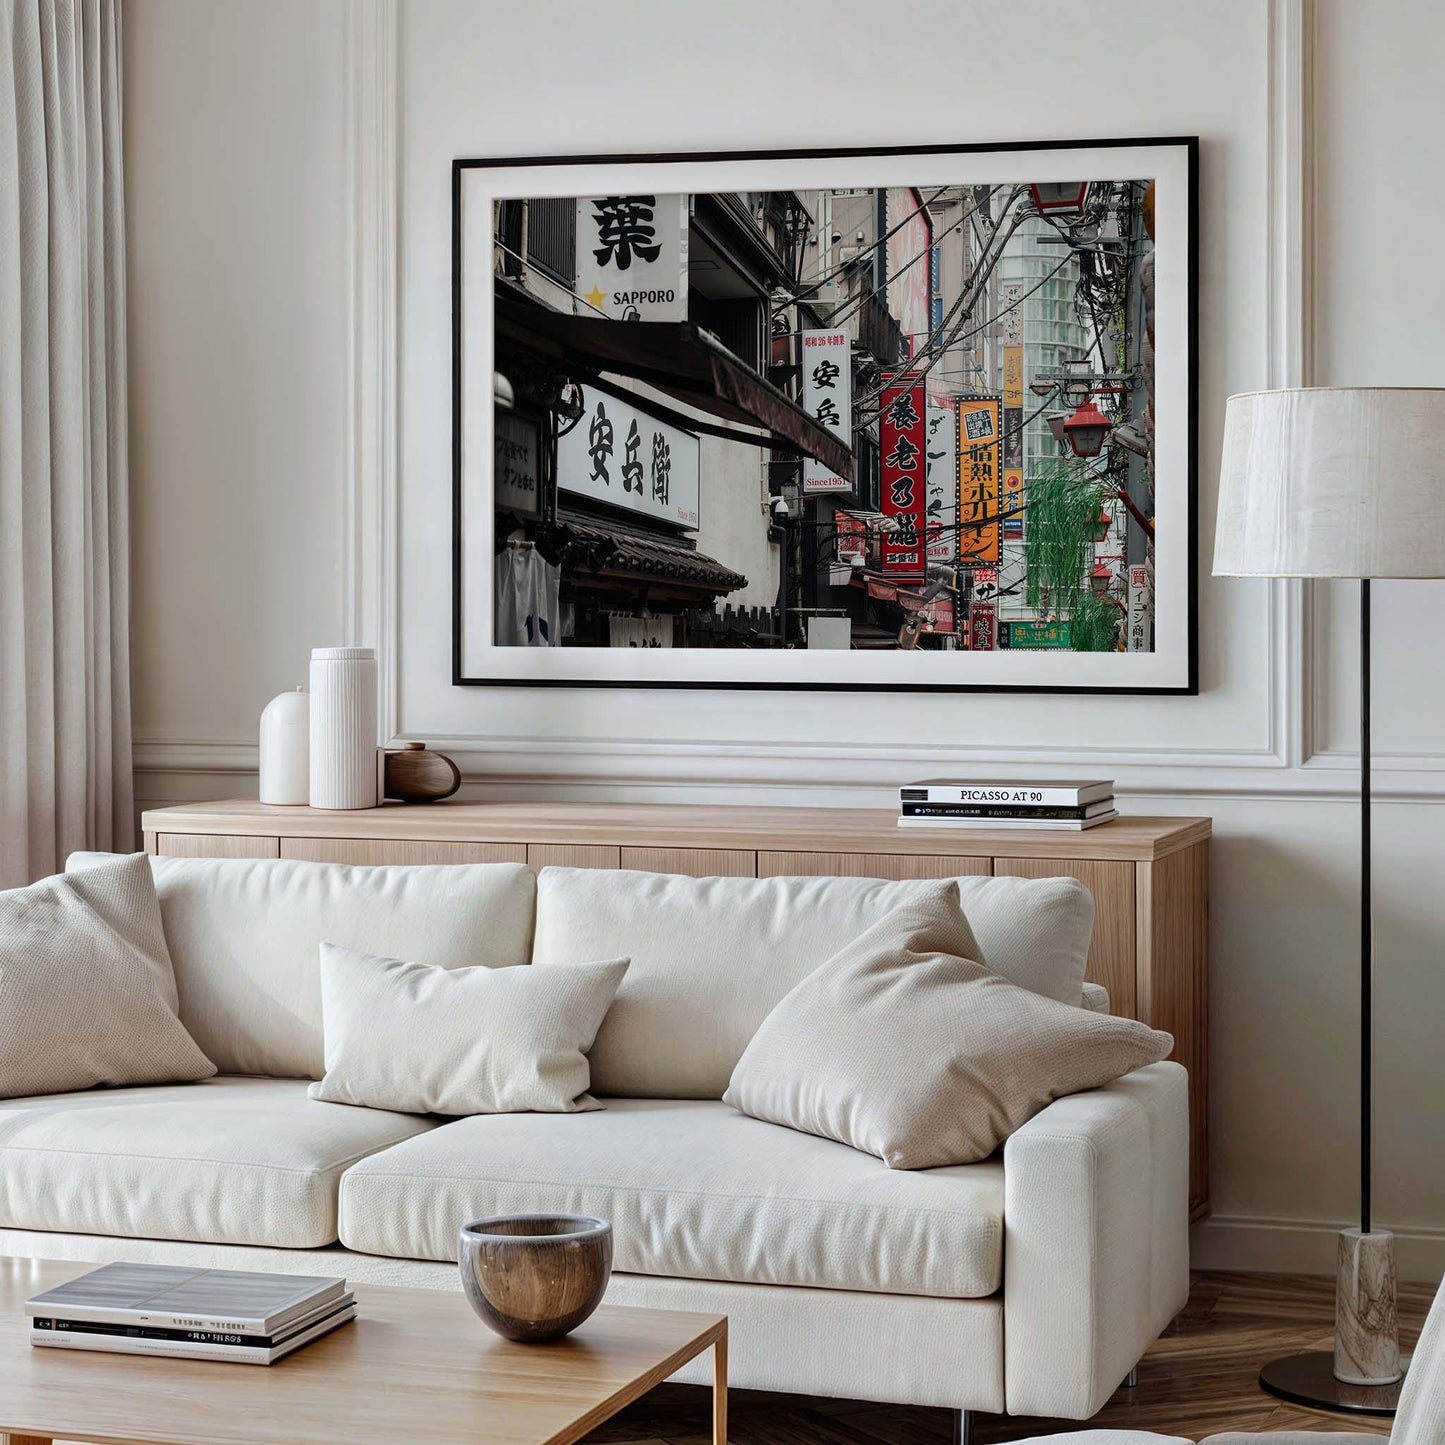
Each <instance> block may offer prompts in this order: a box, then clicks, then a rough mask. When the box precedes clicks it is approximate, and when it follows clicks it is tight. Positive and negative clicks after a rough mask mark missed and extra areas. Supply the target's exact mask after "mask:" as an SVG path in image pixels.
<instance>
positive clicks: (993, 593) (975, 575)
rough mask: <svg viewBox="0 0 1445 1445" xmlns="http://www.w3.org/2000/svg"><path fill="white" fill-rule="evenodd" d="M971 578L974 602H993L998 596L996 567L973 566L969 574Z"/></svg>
mask: <svg viewBox="0 0 1445 1445" xmlns="http://www.w3.org/2000/svg"><path fill="white" fill-rule="evenodd" d="M969 575H970V576H971V577H972V579H973V591H972V594H971V596H972V599H973V601H975V602H993V601H995V600H996V599H997V597H998V568H997V567H975V568H974V569H973V570H972V572H971V573H970V574H969Z"/></svg>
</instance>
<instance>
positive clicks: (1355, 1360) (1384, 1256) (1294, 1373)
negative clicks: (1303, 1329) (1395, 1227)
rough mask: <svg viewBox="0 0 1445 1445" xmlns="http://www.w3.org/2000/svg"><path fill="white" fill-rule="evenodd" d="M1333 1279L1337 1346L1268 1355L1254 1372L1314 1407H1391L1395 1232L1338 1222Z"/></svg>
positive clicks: (1396, 1346) (1395, 1400)
mask: <svg viewBox="0 0 1445 1445" xmlns="http://www.w3.org/2000/svg"><path fill="white" fill-rule="evenodd" d="M1337 1259H1338V1271H1337V1274H1336V1280H1335V1349H1334V1353H1333V1354H1332V1355H1331V1354H1329V1353H1326V1352H1325V1351H1323V1350H1319V1351H1314V1352H1311V1353H1308V1354H1302V1355H1286V1356H1284V1357H1283V1358H1281V1359H1278V1360H1271V1361H1270V1362H1269V1364H1267V1365H1266V1366H1265V1367H1264V1369H1262V1370H1261V1371H1260V1373H1259V1383H1260V1385H1261V1386H1262V1387H1263V1388H1264V1389H1266V1390H1268V1391H1269V1392H1270V1394H1272V1395H1278V1396H1279V1397H1280V1398H1281V1399H1283V1400H1289V1401H1292V1402H1293V1403H1295V1404H1298V1405H1312V1406H1314V1407H1315V1408H1316V1409H1323V1410H1343V1411H1347V1412H1349V1413H1352V1414H1362V1415H1393V1414H1394V1413H1395V1409H1396V1406H1397V1405H1398V1404H1399V1400H1400V1382H1401V1380H1402V1379H1403V1378H1404V1374H1405V1371H1404V1362H1403V1361H1402V1359H1401V1357H1400V1329H1399V1316H1398V1313H1397V1309H1396V1301H1395V1236H1394V1235H1393V1234H1391V1233H1389V1231H1388V1230H1383V1229H1380V1230H1372V1231H1371V1232H1370V1233H1368V1234H1362V1233H1361V1232H1360V1231H1359V1230H1358V1229H1345V1230H1341V1232H1340V1238H1339V1251H1338V1256H1337Z"/></svg>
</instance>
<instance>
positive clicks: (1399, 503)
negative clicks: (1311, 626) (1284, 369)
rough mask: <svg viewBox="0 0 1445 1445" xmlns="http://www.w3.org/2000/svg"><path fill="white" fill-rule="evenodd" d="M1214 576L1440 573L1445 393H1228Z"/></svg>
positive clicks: (1444, 528)
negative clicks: (1239, 394) (1232, 394)
mask: <svg viewBox="0 0 1445 1445" xmlns="http://www.w3.org/2000/svg"><path fill="white" fill-rule="evenodd" d="M1214 572H1215V575H1216V576H1235V577H1445V388H1425V387H1418V388H1416V387H1399V388H1390V387H1357V388H1356V387H1338V388H1337V387H1309V388H1305V389H1302V390H1295V391H1252V392H1246V393H1244V394H1243V395H1242V396H1232V397H1230V398H1229V402H1228V405H1227V408H1226V411H1225V418H1224V455H1223V458H1222V461H1221V464H1220V474H1219V518H1218V522H1217V524H1216V527H1215V535H1214Z"/></svg>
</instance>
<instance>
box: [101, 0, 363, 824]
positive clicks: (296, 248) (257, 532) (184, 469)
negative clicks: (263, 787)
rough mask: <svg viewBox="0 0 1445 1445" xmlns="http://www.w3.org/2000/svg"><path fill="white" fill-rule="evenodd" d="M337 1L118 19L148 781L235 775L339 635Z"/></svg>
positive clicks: (139, 1) (343, 246) (255, 2)
mask: <svg viewBox="0 0 1445 1445" xmlns="http://www.w3.org/2000/svg"><path fill="white" fill-rule="evenodd" d="M345 6H346V0H307V3H306V4H304V5H296V4H293V3H291V0H247V3H246V4H244V5H232V4H227V3H224V0H127V3H126V5H125V7H124V14H123V16H122V27H123V28H122V41H123V46H124V58H125V75H124V84H125V170H126V177H125V180H126V244H127V265H128V272H129V278H130V280H129V296H128V303H129V317H128V319H129V330H130V335H129V350H130V444H131V453H130V457H131V479H132V491H133V497H134V513H133V521H132V533H133V536H134V538H135V543H134V550H135V556H134V567H133V569H132V578H133V582H132V585H133V588H134V600H133V622H132V638H133V642H134V656H133V667H134V688H133V691H134V696H135V731H136V738H137V744H138V746H137V754H138V761H139V762H140V763H141V764H143V765H144V764H146V763H148V762H152V761H156V762H160V763H161V764H163V765H169V764H171V763H173V762H175V761H177V760H179V761H180V762H182V763H184V764H186V765H188V766H212V765H215V764H220V765H221V766H225V765H227V764H234V763H235V761H236V752H235V743H236V742H237V741H238V740H242V739H244V740H245V741H246V742H247V743H248V744H251V745H254V742H255V735H254V726H253V725H254V721H255V718H256V716H257V715H258V714H259V712H260V709H261V708H262V706H263V705H264V704H265V703H266V701H267V699H268V698H270V697H272V696H273V695H274V694H275V693H277V692H280V691H283V690H284V689H286V688H288V687H295V686H296V685H297V684H299V683H304V682H305V681H306V664H307V658H308V655H309V654H308V651H307V649H308V648H309V647H310V646H311V645H312V644H313V643H316V644H325V643H327V642H342V641H345V640H347V639H344V638H342V637H341V636H339V630H340V628H341V626H342V608H341V601H342V587H341V583H340V581H339V575H340V573H341V570H342V560H343V539H342V529H341V512H340V510H339V509H340V506H341V499H342V496H343V481H344V475H343V466H344V453H343V450H342V445H343V435H344V434H343V428H344V419H345V399H346V388H347V385H348V378H347V375H346V368H345V365H344V363H345V358H346V335H347V333H346V324H347V311H346V298H347V295H348V280H347V266H348V264H349V258H350V227H349V218H348V214H347V212H346V210H345V205H344V202H345V188H344V185H343V177H344V173H345V166H344V160H345V146H344V142H345V134H344V129H343V94H344V85H343V82H344V77H345V68H344V59H345V57H344V50H343V47H342V45H341V44H340V43H339V37H340V35H341V30H342V18H343V14H344V11H345ZM242 761H251V760H249V759H246V758H244V757H243V758H242ZM252 766H254V762H253V761H252ZM139 782H140V783H141V786H142V791H143V792H144V793H145V795H146V796H147V797H150V798H154V797H157V796H165V795H166V792H167V784H166V782H165V780H164V775H151V774H143V775H142V776H141V778H140V779H139ZM207 786H208V787H210V788H212V789H214V788H216V787H218V786H219V787H220V788H221V790H222V791H231V790H234V788H235V784H234V783H224V782H222V781H221V780H219V779H217V780H213V781H209V782H208V783H207Z"/></svg>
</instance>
